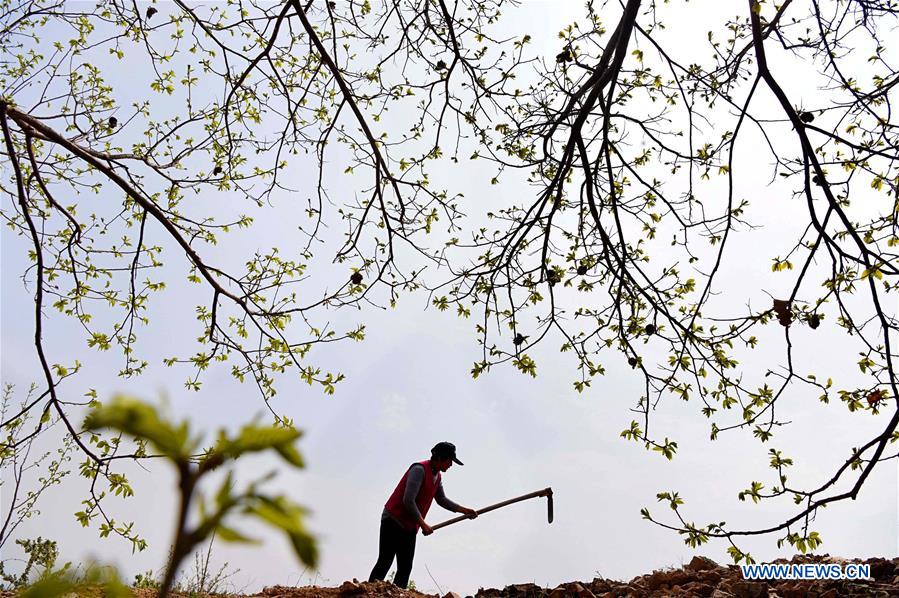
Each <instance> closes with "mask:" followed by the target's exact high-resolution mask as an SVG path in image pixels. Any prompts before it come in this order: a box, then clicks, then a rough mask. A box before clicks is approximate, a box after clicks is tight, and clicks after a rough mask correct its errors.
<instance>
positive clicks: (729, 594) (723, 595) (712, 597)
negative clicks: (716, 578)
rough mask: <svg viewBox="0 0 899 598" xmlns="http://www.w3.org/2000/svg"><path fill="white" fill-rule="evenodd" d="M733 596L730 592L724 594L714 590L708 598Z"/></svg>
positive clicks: (730, 597)
mask: <svg viewBox="0 0 899 598" xmlns="http://www.w3.org/2000/svg"><path fill="white" fill-rule="evenodd" d="M733 596H734V595H733V594H731V593H730V592H725V591H723V590H719V589H717V588H716V589H715V591H714V592H712V595H711V597H710V598H733Z"/></svg>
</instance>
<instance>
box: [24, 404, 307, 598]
mask: <svg viewBox="0 0 899 598" xmlns="http://www.w3.org/2000/svg"><path fill="white" fill-rule="evenodd" d="M84 425H85V428H86V429H87V430H95V431H96V430H101V429H109V430H113V431H115V432H119V433H122V434H125V435H128V436H131V437H132V438H134V439H135V440H136V441H137V442H140V443H145V444H146V445H147V446H149V447H152V448H153V450H154V451H155V453H156V454H158V455H159V456H160V457H162V458H165V459H166V460H167V461H168V462H169V463H171V464H172V465H173V466H174V467H175V469H176V470H177V474H178V488H179V490H180V497H179V498H180V500H179V507H178V513H177V527H176V530H177V531H176V533H175V538H174V541H173V542H172V550H171V553H170V555H169V560H168V565H167V567H166V570H165V573H164V575H163V577H162V580H161V581H159V582H157V581H156V579H155V577H154V576H153V573H152V571H148V572H147V573H146V574H139V575H138V576H136V577H135V582H136V584H147V585H152V587H154V588H156V589H158V595H159V596H160V598H164V597H165V596H168V595H169V592H170V591H171V590H172V589H173V587H174V583H175V578H176V575H177V573H178V570H179V568H180V566H181V563H182V561H183V560H184V558H185V557H187V556H188V555H189V554H190V553H191V552H193V551H194V550H195V549H196V548H197V546H199V545H201V544H202V543H204V542H205V541H206V540H207V539H210V538H211V537H212V536H213V534H215V535H217V536H218V537H219V538H221V539H222V540H224V541H226V542H252V541H253V540H252V539H251V538H248V537H247V536H244V535H243V534H242V533H240V532H238V531H237V530H235V529H234V528H232V527H230V524H231V519H232V516H233V515H234V514H235V513H241V514H243V515H248V516H251V517H254V518H256V519H257V520H259V521H261V522H263V523H266V524H268V525H270V526H272V527H274V528H276V529H279V530H281V531H282V532H284V533H285V534H286V536H287V538H288V539H289V540H290V543H291V545H292V546H293V549H294V552H295V553H296V555H297V557H298V558H299V560H300V561H301V562H302V563H304V564H305V565H308V566H310V567H314V566H315V564H316V562H317V561H318V550H317V547H316V542H315V538H314V537H312V536H311V535H310V534H309V533H308V532H307V531H306V529H305V527H304V526H303V522H302V519H303V516H304V515H305V514H306V510H305V509H304V508H303V507H301V506H299V505H297V504H295V503H293V502H292V501H290V500H289V499H288V498H287V497H285V496H282V495H275V496H271V495H268V494H266V493H263V492H262V491H261V490H260V487H261V485H262V484H264V483H265V482H266V481H268V480H270V479H271V478H272V477H273V475H274V474H273V473H270V474H268V475H266V476H263V477H262V478H260V479H258V480H256V481H254V482H252V483H251V484H249V485H248V486H247V487H246V488H245V489H244V490H238V489H237V488H235V487H234V478H233V471H228V472H227V473H226V475H225V479H224V481H223V482H222V483H221V485H220V486H219V487H218V490H217V491H216V492H215V493H214V494H213V496H212V500H204V499H203V498H202V497H201V498H199V499H197V497H196V495H197V489H198V488H199V486H200V482H201V481H202V480H203V479H204V478H206V477H207V476H208V475H209V474H210V473H211V472H212V471H214V470H217V469H218V468H220V467H222V466H224V465H226V464H229V463H233V462H234V461H236V460H237V459H238V458H240V457H242V456H246V455H250V454H253V453H258V452H262V451H267V450H273V451H275V452H276V453H278V455H280V456H281V458H282V459H284V461H286V462H287V463H288V464H289V465H292V466H294V467H303V458H302V456H301V455H300V453H299V451H297V449H296V447H295V446H294V444H295V442H296V440H297V439H298V438H299V437H300V432H299V431H298V430H296V429H294V428H292V427H289V426H287V425H284V424H281V425H276V426H260V425H257V424H255V423H250V424H247V425H245V426H243V427H242V428H241V429H240V431H239V432H238V433H237V434H236V435H229V434H227V433H226V432H225V431H224V430H221V431H219V433H218V438H217V440H216V442H215V444H214V445H213V446H212V447H211V448H207V449H206V450H204V451H198V449H199V446H200V440H199V439H198V438H196V437H194V436H192V435H191V432H190V427H189V425H188V423H187V422H186V421H185V422H181V423H180V424H177V425H176V424H174V423H172V422H170V421H168V420H166V419H165V418H163V417H161V416H160V414H159V413H158V412H157V410H156V408H155V407H154V406H153V405H150V404H148V403H144V402H142V401H139V400H136V399H133V398H129V397H125V396H116V397H114V398H113V399H112V400H111V401H110V402H109V403H106V404H103V405H99V406H97V407H95V408H93V409H92V410H91V411H90V412H89V413H88V416H87V417H86V418H85V422H84ZM195 500H196V501H197V503H198V506H199V515H200V516H199V518H198V522H197V523H196V525H195V526H193V527H189V526H188V523H187V521H188V514H189V513H190V510H191V509H192V507H193V506H194V502H195ZM206 554H207V556H206V560H205V561H202V559H199V557H198V560H197V564H198V565H199V566H200V567H201V568H200V569H199V572H200V573H199V576H198V577H197V580H200V582H201V583H200V584H198V585H196V586H195V589H196V591H197V592H199V591H207V592H208V591H211V589H213V588H215V587H218V586H219V585H221V583H222V582H224V581H225V580H226V579H227V578H228V577H229V575H228V574H226V573H225V572H224V571H225V568H226V567H227V564H226V565H225V567H222V568H221V569H220V570H219V572H218V573H215V574H212V575H209V568H208V562H209V556H210V554H211V545H210V548H209V549H208V550H207V553H206ZM98 585H99V586H102V587H103V591H104V594H105V595H106V596H129V595H130V590H129V589H128V588H126V587H125V586H124V585H123V584H122V583H121V582H120V581H119V579H118V576H117V574H116V573H115V570H114V569H110V568H104V567H91V568H90V569H89V570H88V572H87V574H86V575H82V576H76V575H74V573H73V572H72V571H70V570H69V569H68V566H66V567H64V568H63V569H62V570H59V571H54V572H49V573H47V574H44V575H42V576H41V578H40V579H39V580H38V581H37V582H35V583H34V584H33V585H32V586H30V587H28V588H26V589H25V590H24V591H23V593H22V594H21V596H22V597H23V598H30V597H31V596H34V597H38V596H39V597H41V598H51V597H56V596H63V595H66V594H69V593H72V592H76V593H77V592H78V591H79V590H80V589H82V588H85V587H88V586H98Z"/></svg>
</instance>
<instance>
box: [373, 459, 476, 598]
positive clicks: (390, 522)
mask: <svg viewBox="0 0 899 598" xmlns="http://www.w3.org/2000/svg"><path fill="white" fill-rule="evenodd" d="M453 463H458V464H459V465H462V462H461V461H459V459H457V458H456V447H455V445H453V444H452V443H450V442H438V443H437V444H436V445H435V446H434V448H432V449H431V458H430V459H429V460H427V461H422V462H420V463H413V464H412V465H410V466H409V469H407V470H406V473H405V475H403V478H402V479H401V480H400V482H399V484H397V485H396V488H395V489H394V491H393V494H391V495H390V498H389V499H387V503H386V504H385V505H384V511H383V512H382V513H381V534H380V539H379V542H378V562H377V563H375V566H374V568H373V569H372V570H371V575H370V576H369V578H368V581H375V580H378V579H384V577H386V576H387V572H388V571H389V570H390V565H392V564H393V557H396V576H395V577H394V578H393V583H395V584H396V585H397V586H399V587H401V588H405V587H406V586H407V585H408V584H409V574H410V573H411V572H412V557H413V556H414V555H415V537H416V535H417V534H418V530H419V529H421V530H422V533H423V534H424V535H426V536H428V535H430V534H431V533H433V530H432V529H431V526H430V525H428V524H427V523H426V522H425V515H427V514H428V509H430V508H431V501H433V500H436V501H437V504H438V505H440V506H441V507H443V508H444V509H447V510H448V511H453V512H454V513H464V514H465V515H468V517H469V518H471V519H474V518H475V517H477V516H478V513H477V511H475V510H474V509H469V508H468V507H463V506H461V505H457V504H456V503H454V502H453V501H451V500H450V499H448V498H447V497H446V494H444V492H443V481H442V479H441V476H440V474H441V472H444V471H447V470H448V469H449V468H450V467H452V466H453Z"/></svg>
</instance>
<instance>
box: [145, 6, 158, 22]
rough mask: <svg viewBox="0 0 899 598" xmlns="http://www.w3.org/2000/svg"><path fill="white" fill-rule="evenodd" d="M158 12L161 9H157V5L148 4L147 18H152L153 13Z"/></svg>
mask: <svg viewBox="0 0 899 598" xmlns="http://www.w3.org/2000/svg"><path fill="white" fill-rule="evenodd" d="M158 12H159V11H158V10H156V7H154V6H148V7H147V18H148V19H152V18H153V15H155V14H156V13H158Z"/></svg>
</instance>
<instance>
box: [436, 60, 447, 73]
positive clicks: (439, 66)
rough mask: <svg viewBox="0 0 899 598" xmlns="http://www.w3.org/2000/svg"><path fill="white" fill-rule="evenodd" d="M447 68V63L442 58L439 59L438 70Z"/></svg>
mask: <svg viewBox="0 0 899 598" xmlns="http://www.w3.org/2000/svg"><path fill="white" fill-rule="evenodd" d="M445 68H446V63H445V62H443V61H442V60H438V61H437V70H438V71H442V70H443V69H445Z"/></svg>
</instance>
